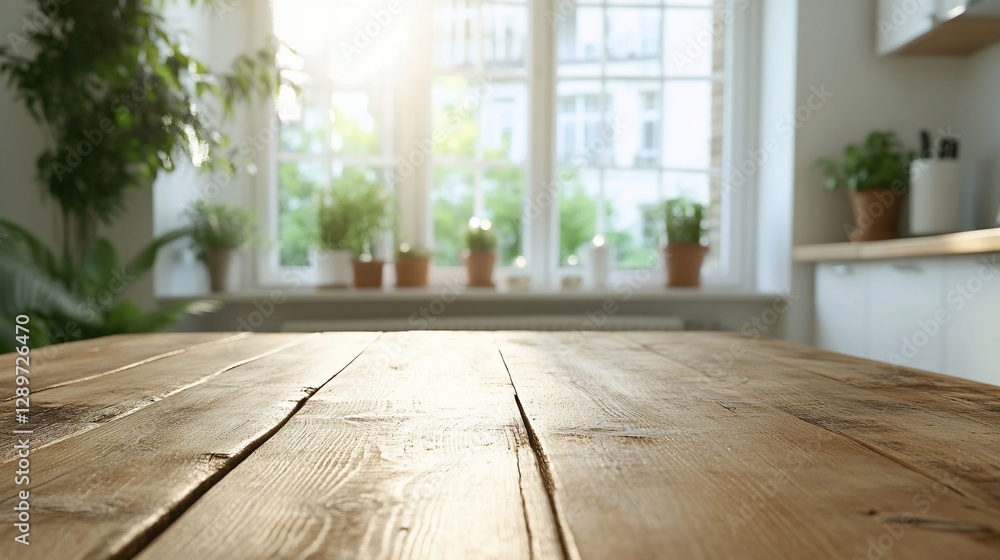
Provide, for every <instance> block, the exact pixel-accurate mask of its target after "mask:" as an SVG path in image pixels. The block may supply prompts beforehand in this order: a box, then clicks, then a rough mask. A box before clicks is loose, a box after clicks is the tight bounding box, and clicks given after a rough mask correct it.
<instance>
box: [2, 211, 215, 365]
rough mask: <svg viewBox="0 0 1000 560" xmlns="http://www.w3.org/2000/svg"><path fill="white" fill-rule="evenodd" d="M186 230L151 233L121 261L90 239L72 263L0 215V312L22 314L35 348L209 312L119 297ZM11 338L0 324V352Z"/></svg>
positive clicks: (198, 306) (204, 306)
mask: <svg viewBox="0 0 1000 560" xmlns="http://www.w3.org/2000/svg"><path fill="white" fill-rule="evenodd" d="M186 234H187V232H186V231H185V230H177V231H173V232H170V233H168V234H166V235H164V236H162V237H160V238H157V239H156V240H154V241H153V243H151V244H150V245H149V246H148V247H146V248H145V249H144V250H143V251H141V252H140V253H139V255H137V256H136V257H135V258H134V259H133V260H132V261H130V262H129V263H128V264H126V265H125V266H122V265H121V264H120V262H119V260H118V256H117V254H116V253H115V250H114V248H113V247H112V246H111V243H109V242H108V241H107V240H105V239H98V240H97V241H95V242H94V243H93V244H92V245H91V246H90V247H88V248H87V251H86V252H85V253H84V256H83V258H82V259H81V262H80V264H79V265H78V266H75V267H74V266H70V265H69V264H68V263H65V262H64V261H60V260H59V259H57V258H56V256H55V255H54V254H53V253H52V252H51V251H50V250H49V249H48V248H47V247H45V245H44V244H43V243H41V242H40V241H39V240H38V239H36V238H35V237H34V236H32V235H31V234H30V233H28V232H27V231H25V230H24V229H22V228H20V227H18V226H16V225H15V224H12V223H10V222H7V221H5V220H0V315H2V316H4V317H10V318H13V317H15V316H17V315H21V314H25V315H28V316H29V317H30V319H31V323H30V327H29V328H30V329H31V331H30V334H31V340H32V345H33V346H35V347H38V346H44V345H45V344H48V343H50V342H66V341H71V340H80V339H84V338H94V337H98V336H105V335H110V334H118V333H129V332H150V331H154V330H160V329H163V328H165V327H167V326H170V325H172V324H174V323H175V322H177V320H178V319H179V318H180V317H181V316H182V315H183V314H185V313H205V312H208V311H211V310H213V309H214V306H213V304H209V303H207V302H195V303H179V304H174V305H170V306H167V307H164V308H161V309H159V310H156V311H153V312H150V313H144V312H143V311H142V310H140V309H139V308H138V306H136V305H135V304H134V303H132V302H131V301H129V300H126V299H122V297H121V296H122V294H123V293H124V292H125V290H126V289H127V288H128V286H129V285H131V284H132V283H133V282H135V281H137V280H138V279H139V278H141V277H142V276H143V275H144V274H147V273H148V272H149V271H150V269H152V267H153V263H154V262H155V257H156V253H157V252H158V251H159V250H160V249H161V248H162V247H163V246H165V245H166V244H168V243H171V242H173V241H175V240H177V239H179V238H181V237H183V236H185V235H186ZM13 340H14V327H13V323H12V322H11V321H7V322H4V323H2V324H0V352H7V351H9V350H10V349H11V344H12V342H13Z"/></svg>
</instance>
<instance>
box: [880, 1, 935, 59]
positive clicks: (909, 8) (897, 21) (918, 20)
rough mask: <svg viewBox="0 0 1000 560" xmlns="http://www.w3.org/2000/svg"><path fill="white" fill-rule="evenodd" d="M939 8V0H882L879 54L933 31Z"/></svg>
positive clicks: (891, 50) (888, 51)
mask: <svg viewBox="0 0 1000 560" xmlns="http://www.w3.org/2000/svg"><path fill="white" fill-rule="evenodd" d="M937 8H938V7H937V0H879V3H878V21H877V25H878V52H879V54H883V55H884V54H889V53H891V52H893V51H895V50H898V49H899V48H901V47H903V46H904V45H906V44H907V43H910V42H912V41H914V40H916V39H918V38H920V37H921V36H923V35H926V34H927V33H930V31H931V30H932V29H934V18H935V15H936V13H937Z"/></svg>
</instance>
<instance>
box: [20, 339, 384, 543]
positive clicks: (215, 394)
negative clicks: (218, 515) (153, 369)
mask: <svg viewBox="0 0 1000 560" xmlns="http://www.w3.org/2000/svg"><path fill="white" fill-rule="evenodd" d="M376 337H377V335H376V334H372V333H338V334H331V335H317V336H315V337H312V338H309V339H308V340H306V341H305V342H303V343H302V344H301V345H298V346H295V347H292V348H290V349H287V350H285V351H281V352H278V353H275V354H271V355H269V356H266V357H264V358H261V359H258V360H254V361H251V362H249V363H246V364H244V365H241V366H239V367H238V368H235V369H233V370H230V371H228V372H226V373H225V374H222V375H217V376H214V377H212V378H211V379H208V380H207V381H205V382H204V383H201V384H199V385H197V386H195V387H192V388H190V389H187V390H184V391H180V392H178V393H176V394H174V395H171V396H169V397H168V398H165V399H162V400H160V401H158V402H156V403H153V404H152V405H150V406H147V407H145V408H142V409H139V410H138V411H136V412H135V413H133V414H129V415H127V416H125V417H122V418H120V419H118V420H117V421H115V422H111V423H110V424H108V425H107V426H104V427H103V428H102V429H100V430H94V431H92V432H88V433H86V434H83V435H81V436H79V437H74V438H70V439H66V440H63V441H61V442H59V443H56V444H54V445H51V446H49V447H45V448H42V449H39V450H37V451H34V452H32V453H31V455H30V457H31V498H32V501H31V515H32V520H33V521H34V524H33V525H32V531H31V548H30V552H31V554H32V556H33V557H37V558H60V559H74V558H126V557H129V556H131V555H133V554H134V553H135V552H137V551H138V550H139V549H140V548H141V547H142V546H143V545H145V544H146V543H148V542H149V540H150V539H151V538H152V537H153V536H155V535H156V534H157V533H158V532H160V531H161V530H162V529H163V528H164V527H165V526H167V525H168V524H169V523H170V522H171V521H172V520H174V519H175V518H176V517H177V516H178V515H179V514H180V513H181V512H182V511H183V510H184V509H186V508H187V507H188V506H189V505H190V504H191V503H192V502H193V501H194V500H195V499H197V497H198V496H200V495H201V494H202V493H204V491H205V490H207V489H208V488H209V487H210V486H211V485H212V484H214V483H215V482H216V481H218V480H219V479H220V478H221V477H222V476H223V475H224V474H225V473H226V472H228V471H229V470H231V469H232V468H233V467H234V466H235V465H236V464H238V463H239V462H240V461H241V460H243V459H244V458H245V457H246V455H248V454H249V453H250V452H251V451H252V450H253V449H255V448H256V447H257V446H259V445H260V443H261V442H262V441H263V440H265V439H267V438H268V437H269V436H270V435H272V434H273V433H274V432H275V431H276V430H277V429H278V428H279V427H280V426H281V425H282V424H283V423H284V422H285V421H287V419H288V417H289V416H290V415H291V414H293V413H294V412H295V411H296V410H298V408H299V407H301V405H302V403H303V402H304V401H305V400H306V399H307V398H308V396H309V395H310V394H312V393H313V392H315V391H316V388H318V387H320V386H322V385H323V384H324V383H326V382H327V381H329V379H330V378H331V377H333V376H334V375H336V374H337V372H338V371H340V370H341V369H342V368H343V367H344V366H345V365H347V364H348V363H350V361H352V360H353V359H354V358H355V357H357V355H358V354H360V353H361V352H362V351H363V349H364V348H365V347H366V346H367V345H368V344H370V343H371V341H372V340H373V339H375V338H376ZM141 367H145V366H141ZM163 373H164V375H173V374H175V373H176V372H174V373H171V372H163ZM19 489H23V487H16V486H14V484H13V477H12V476H11V477H6V476H5V477H2V478H0V557H3V558H13V557H15V553H17V554H24V550H22V548H21V547H22V545H18V544H15V543H14V541H13V538H14V534H15V528H14V526H13V514H14V510H13V505H14V503H15V498H14V496H15V491H16V490H19ZM15 547H17V548H15Z"/></svg>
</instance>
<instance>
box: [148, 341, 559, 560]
mask: <svg viewBox="0 0 1000 560" xmlns="http://www.w3.org/2000/svg"><path fill="white" fill-rule="evenodd" d="M534 461H535V457H534V453H533V452H532V450H531V448H530V446H529V442H528V438H527V434H526V432H525V430H524V427H523V425H522V423H521V417H520V413H519V411H518V408H517V405H516V402H515V399H514V395H513V390H512V388H511V385H510V379H509V377H508V375H507V373H506V370H505V367H504V364H503V362H502V360H501V358H500V355H499V353H498V351H497V348H496V345H495V344H494V342H493V337H492V335H491V334H488V333H392V334H386V335H384V336H383V338H382V339H381V340H380V341H379V342H378V343H376V344H374V345H373V346H372V347H370V348H369V349H368V350H367V351H366V352H365V353H364V354H363V355H362V356H361V357H360V358H359V359H358V360H357V361H355V362H354V363H353V364H351V366H350V367H348V368H347V369H346V370H345V371H343V372H342V373H341V374H340V375H338V376H337V377H336V378H335V379H334V380H333V381H332V382H331V383H329V384H328V385H327V386H326V387H324V388H323V389H322V390H320V391H319V392H318V393H317V394H316V395H314V396H313V397H312V398H311V399H310V400H309V402H308V403H306V405H305V406H304V407H303V409H302V410H301V411H300V412H299V413H298V414H296V415H295V416H294V417H293V418H292V419H291V420H290V421H289V422H288V424H286V425H285V426H284V427H283V428H282V429H281V431H279V432H278V433H277V434H276V435H275V436H274V437H272V438H271V439H269V440H268V441H267V442H266V443H265V444H264V445H263V446H261V448H260V449H258V450H257V451H256V452H254V453H253V455H251V456H250V457H249V458H248V459H247V460H246V461H244V462H243V463H242V464H241V465H240V466H239V467H238V468H236V469H235V470H233V472H231V473H229V475H228V476H226V477H225V478H224V479H223V480H222V481H221V482H220V483H219V484H217V485H216V486H215V487H213V488H212V489H211V490H210V491H209V492H208V493H207V494H206V495H205V496H204V497H203V498H202V499H201V500H199V501H198V503H197V504H195V505H194V507H192V508H191V509H190V510H189V511H188V512H187V513H185V515H184V516H182V517H181V518H180V519H179V520H178V521H177V522H176V523H174V524H173V525H172V526H171V527H170V528H169V529H168V530H167V531H166V532H165V533H163V534H162V535H161V536H160V537H159V538H157V539H156V540H155V541H154V542H153V543H152V544H151V545H150V546H149V547H148V548H147V549H146V550H144V551H143V553H142V554H141V555H140V558H142V559H145V560H150V559H155V558H337V559H353V558H358V559H368V558H380V559H381V558H386V559H395V558H400V559H402V558H428V559H431V558H434V559H437V558H445V559H447V558H456V559H459V558H460V559H465V558H476V559H485V558H538V559H545V558H560V557H562V554H561V552H560V548H559V542H558V539H557V534H556V532H555V529H554V525H553V520H552V517H551V513H550V511H551V510H550V509H549V504H548V497H547V494H546V493H545V490H544V488H543V486H542V481H541V478H540V477H539V474H538V473H539V471H538V468H537V465H536V464H535V462H534Z"/></svg>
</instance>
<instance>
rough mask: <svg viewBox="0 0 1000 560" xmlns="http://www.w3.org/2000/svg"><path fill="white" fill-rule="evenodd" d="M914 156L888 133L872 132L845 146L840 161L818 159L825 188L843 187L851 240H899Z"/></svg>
mask: <svg viewBox="0 0 1000 560" xmlns="http://www.w3.org/2000/svg"><path fill="white" fill-rule="evenodd" d="M915 157H916V154H914V153H913V152H911V151H907V150H905V149H904V148H903V146H902V144H901V143H900V142H899V140H898V139H897V138H896V134H895V133H894V132H892V131H886V132H878V131H876V132H872V133H871V134H869V135H868V137H867V138H866V139H865V142H864V144H862V145H860V146H859V145H855V144H851V145H848V146H847V147H846V148H845V149H844V157H843V158H842V159H840V160H831V159H825V158H824V159H820V160H818V161H816V165H817V166H818V167H820V168H821V169H822V170H823V174H824V175H825V177H826V181H825V186H826V188H827V189H830V190H835V189H837V188H839V187H841V186H846V187H847V193H848V196H849V197H850V201H851V210H852V213H853V215H854V225H853V226H851V225H850V224H847V225H845V227H844V230H845V232H846V233H847V235H848V238H849V239H850V240H851V241H878V240H880V239H895V238H897V237H899V216H900V210H901V209H902V206H903V199H904V197H905V195H906V192H907V190H908V189H909V180H910V176H909V167H910V162H911V161H913V159H914V158H915Z"/></svg>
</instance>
